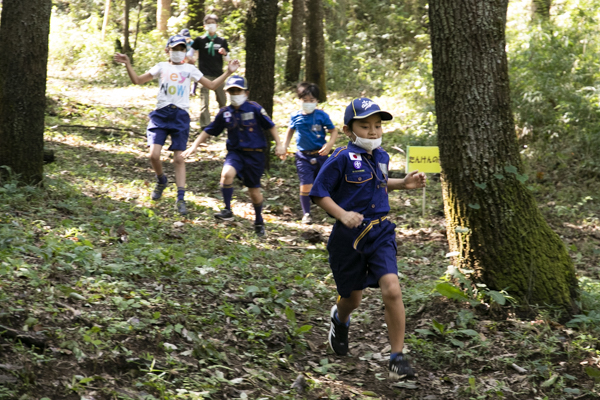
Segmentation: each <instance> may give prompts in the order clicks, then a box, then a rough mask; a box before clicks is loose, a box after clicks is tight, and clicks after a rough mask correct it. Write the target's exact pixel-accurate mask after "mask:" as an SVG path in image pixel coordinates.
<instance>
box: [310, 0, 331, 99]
mask: <svg viewBox="0 0 600 400" xmlns="http://www.w3.org/2000/svg"><path fill="white" fill-rule="evenodd" d="M307 8H308V13H307V16H306V30H307V35H306V38H307V41H306V68H305V69H306V80H307V81H309V82H312V83H316V84H317V85H319V89H321V90H320V93H321V98H320V99H319V101H320V102H324V101H326V100H327V77H326V76H325V38H324V37H323V3H322V0H308V3H307Z"/></svg>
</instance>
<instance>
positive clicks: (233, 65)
mask: <svg viewBox="0 0 600 400" xmlns="http://www.w3.org/2000/svg"><path fill="white" fill-rule="evenodd" d="M239 67H240V60H231V61H229V65H228V66H227V70H228V71H229V72H231V73H232V74H233V73H234V72H235V71H237V69H238V68H239Z"/></svg>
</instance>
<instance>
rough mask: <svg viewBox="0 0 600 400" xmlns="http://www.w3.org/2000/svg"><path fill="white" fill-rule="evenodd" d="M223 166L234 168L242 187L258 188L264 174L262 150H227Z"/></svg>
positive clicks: (263, 154)
mask: <svg viewBox="0 0 600 400" xmlns="http://www.w3.org/2000/svg"><path fill="white" fill-rule="evenodd" d="M225 165H231V166H232V167H233V168H235V171H236V172H237V177H238V178H240V179H241V180H242V182H243V183H244V186H247V187H249V188H258V187H260V177H261V176H262V174H263V172H265V152H264V149H253V151H243V150H229V151H228V152H227V156H226V157H225Z"/></svg>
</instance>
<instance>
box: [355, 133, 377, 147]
mask: <svg viewBox="0 0 600 400" xmlns="http://www.w3.org/2000/svg"><path fill="white" fill-rule="evenodd" d="M352 133H354V132H352ZM354 136H356V139H354V140H353V141H352V143H354V144H355V145H357V146H358V147H360V148H361V149H365V150H367V151H373V150H375V149H376V148H378V147H379V146H381V138H378V139H366V138H361V137H359V136H358V135H357V134H356V133H354Z"/></svg>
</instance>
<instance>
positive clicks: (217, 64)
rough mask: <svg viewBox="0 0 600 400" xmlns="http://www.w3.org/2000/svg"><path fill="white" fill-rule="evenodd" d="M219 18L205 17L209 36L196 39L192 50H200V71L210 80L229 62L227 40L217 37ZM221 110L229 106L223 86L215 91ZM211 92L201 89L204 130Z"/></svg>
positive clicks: (207, 121) (208, 114) (202, 126)
mask: <svg viewBox="0 0 600 400" xmlns="http://www.w3.org/2000/svg"><path fill="white" fill-rule="evenodd" d="M218 22H219V18H218V17H217V16H216V15H215V14H208V15H206V16H205V17H204V29H205V30H206V32H207V34H206V35H204V36H199V37H197V38H196V39H194V42H193V43H192V49H194V50H198V69H199V70H200V72H202V73H203V74H204V77H206V78H207V79H209V80H211V81H212V80H214V79H216V78H217V77H218V76H220V75H221V74H222V73H223V61H229V45H228V44H227V40H225V39H224V38H222V37H219V36H218V35H217V23H218ZM215 94H216V97H217V102H218V103H219V108H223V107H225V106H226V105H227V97H226V96H225V92H224V91H223V85H221V86H219V87H218V88H217V89H215ZM209 99H210V91H209V89H208V88H207V87H206V86H202V88H201V89H200V127H201V130H202V129H204V128H205V127H206V126H207V125H208V124H210V111H209V109H208V106H209Z"/></svg>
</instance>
